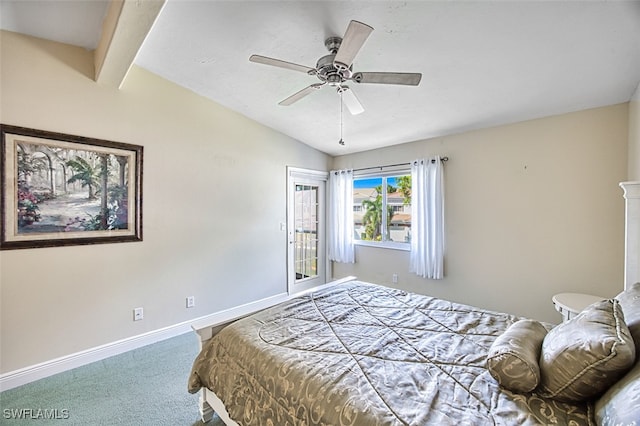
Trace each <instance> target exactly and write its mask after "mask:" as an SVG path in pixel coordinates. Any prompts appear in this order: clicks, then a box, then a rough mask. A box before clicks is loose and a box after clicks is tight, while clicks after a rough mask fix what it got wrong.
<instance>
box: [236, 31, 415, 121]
mask: <svg viewBox="0 0 640 426" xmlns="http://www.w3.org/2000/svg"><path fill="white" fill-rule="evenodd" d="M372 31H373V28H372V27H370V26H369V25H367V24H363V23H362V22H358V21H351V22H350V23H349V26H348V27H347V31H346V32H345V34H344V37H329V38H327V39H326V40H325V42H324V45H325V46H326V48H327V49H328V50H329V52H330V53H329V54H328V55H326V56H323V57H321V58H320V59H318V62H317V63H316V67H315V68H311V67H307V66H304V65H298V64H294V63H292V62H286V61H282V60H280V59H274V58H269V57H266V56H261V55H251V57H250V58H249V60H250V61H251V62H255V63H258V64H264V65H271V66H274V67H280V68H285V69H289V70H293V71H300V72H304V73H307V74H309V75H313V76H316V77H317V78H318V79H319V80H320V82H319V83H313V84H311V85H310V86H307V87H305V88H304V89H302V90H300V91H299V92H296V93H294V94H293V95H291V96H289V97H288V98H286V99H284V100H282V101H281V102H279V105H284V106H288V105H291V104H293V103H294V102H297V101H299V100H300V99H302V98H304V97H305V96H307V95H309V94H310V93H313V92H314V91H316V90H318V89H320V88H322V87H323V86H326V85H329V86H332V87H335V88H336V90H337V92H338V93H340V97H341V98H342V102H343V103H344V105H345V106H346V107H347V109H349V112H351V114H353V115H356V114H360V113H361V112H363V111H364V108H363V106H362V104H361V103H360V101H359V100H358V98H357V97H356V95H355V94H354V93H353V91H352V90H351V88H350V87H349V86H347V85H346V84H345V83H346V82H348V81H353V82H356V83H373V84H401V85H406V86H417V85H418V84H419V83H420V79H421V78H422V74H420V73H399V72H355V73H354V72H353V60H354V58H355V57H356V55H357V54H358V52H359V51H360V49H361V48H362V46H363V45H364V42H365V41H366V40H367V38H368V37H369V35H370V34H371V32H372Z"/></svg>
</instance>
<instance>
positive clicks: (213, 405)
mask: <svg viewBox="0 0 640 426" xmlns="http://www.w3.org/2000/svg"><path fill="white" fill-rule="evenodd" d="M355 279H356V277H354V276H348V277H345V278H340V279H338V280H334V281H331V282H328V283H326V284H322V285H320V286H317V287H313V288H310V289H308V290H305V291H301V292H298V293H293V294H289V295H285V296H283V297H280V298H275V299H269V303H268V304H267V305H266V306H260V308H259V309H257V310H253V311H246V312H242V310H240V311H232V312H235V313H232V314H230V315H227V316H225V317H224V318H223V319H221V320H219V321H217V322H215V323H211V324H205V325H201V324H194V325H192V326H191V328H192V329H193V331H195V332H196V334H197V335H198V342H199V351H201V350H202V348H203V347H204V346H205V345H206V343H207V342H208V341H209V340H210V339H212V338H213V336H215V335H216V334H218V333H220V331H222V329H223V328H225V327H226V326H228V325H229V324H231V323H233V322H235V321H237V320H239V319H241V318H244V317H247V316H249V315H251V314H253V313H255V312H258V311H261V310H263V309H267V308H269V307H271V306H275V305H277V304H279V303H282V302H285V301H287V300H290V299H293V298H296V297H300V296H304V295H305V294H309V293H313V292H314V291H316V290H318V289H319V288H327V287H331V286H334V285H338V284H342V283H345V282H349V281H353V280H355ZM199 404H200V417H201V418H202V422H203V423H207V422H208V421H210V420H211V419H212V418H213V413H216V414H217V415H218V417H219V418H220V420H222V421H223V422H224V424H225V425H227V426H239V425H238V423H236V422H235V421H233V420H232V419H231V418H230V417H229V414H228V413H227V409H226V408H225V406H224V404H223V403H222V401H221V400H220V398H218V396H217V395H216V394H215V393H213V392H212V391H210V390H209V389H207V388H205V387H203V388H202V390H201V391H200V401H199Z"/></svg>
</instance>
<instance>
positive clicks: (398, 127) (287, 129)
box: [0, 0, 640, 155]
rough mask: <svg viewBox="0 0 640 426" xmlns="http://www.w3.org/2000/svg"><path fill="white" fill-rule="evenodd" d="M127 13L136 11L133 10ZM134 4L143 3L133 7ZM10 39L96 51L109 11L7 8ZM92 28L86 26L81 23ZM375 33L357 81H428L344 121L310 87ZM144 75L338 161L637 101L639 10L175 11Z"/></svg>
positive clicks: (285, 5) (276, 7)
mask: <svg viewBox="0 0 640 426" xmlns="http://www.w3.org/2000/svg"><path fill="white" fill-rule="evenodd" d="M128 1H129V0H128ZM134 1H135V0H134ZM0 6H1V7H2V10H1V14H0V16H1V19H0V26H1V27H2V28H3V29H8V30H11V31H17V32H22V33H26V34H31V35H35V36H38V37H43V38H47V39H52V40H56V41H62V42H65V43H70V44H74V45H79V46H83V47H86V48H95V46H96V44H97V40H98V39H99V37H100V32H101V24H100V22H101V20H102V19H103V18H104V16H105V13H106V9H107V2H103V1H88V0H87V1H81V0H74V1H64V2H63V1H59V0H46V1H17V2H16V1H9V0H1V1H0ZM79 17H81V18H79ZM352 19H355V20H358V21H361V22H364V23H367V24H369V25H371V26H372V27H373V28H374V29H375V30H374V31H373V33H372V34H371V36H370V37H369V39H368V40H367V42H366V43H365V45H364V47H363V48H362V50H361V51H360V53H359V54H358V56H357V57H356V58H355V61H354V67H353V68H354V71H392V72H393V71H397V72H421V73H422V74H423V77H422V81H421V83H420V85H419V86H417V87H410V86H386V85H372V84H370V85H365V84H357V83H354V82H352V83H350V86H351V88H352V89H353V90H354V92H355V93H356V94H357V96H358V98H359V99H360V101H361V103H362V104H363V106H364V107H365V112H364V113H362V114H360V115H356V116H352V115H350V114H349V113H348V112H347V110H346V109H345V112H344V140H345V141H346V145H345V146H340V145H339V144H338V140H339V139H340V125H339V122H340V120H339V115H340V102H339V96H338V95H337V94H336V93H335V91H334V90H333V89H332V88H330V87H324V88H323V89H321V90H320V91H318V92H315V93H313V94H311V95H309V96H307V97H306V98H304V99H302V100H300V101H299V102H297V103H295V104H293V105H291V106H287V107H284V106H279V105H278V102H279V101H281V100H283V99H284V98H286V97H288V96H289V95H291V94H293V93H295V92H297V91H298V90H301V89H303V88H304V87H306V86H308V85H310V84H311V83H315V82H317V81H318V80H317V79H316V78H315V77H312V76H308V75H306V74H304V73H300V72H296V71H290V70H285V69H281V68H275V67H270V66H265V65H261V64H256V63H252V62H249V56H250V55H251V54H254V53H255V54H260V55H264V56H269V57H273V58H277V59H282V60H285V61H289V62H294V63H297V64H302V65H306V66H309V67H314V66H315V63H316V61H317V59H318V58H320V57H321V56H324V55H326V54H327V53H328V52H327V50H326V48H325V47H324V40H325V38H326V37H328V36H336V35H337V36H342V35H343V34H344V31H345V29H346V27H347V25H348V23H349V21H350V20H352ZM135 63H136V64H137V65H139V66H141V67H143V68H146V69H148V70H150V71H152V72H154V73H156V74H158V75H160V76H163V77H164V78H166V79H168V80H171V81H173V82H175V83H177V84H179V85H181V86H184V87H186V88H188V89H190V90H192V91H194V92H196V93H198V94H200V95H202V96H205V97H208V98H210V99H212V100H214V101H216V102H218V103H220V104H222V105H224V106H226V107H228V108H230V109H232V110H235V111H238V112H239V113H241V114H244V115H246V116H247V117H250V118H252V119H254V120H256V121H258V122H260V123H263V124H265V125H267V126H269V127H272V128H274V129H276V130H278V131H280V132H282V133H285V134H287V135H289V136H291V137H294V138H296V139H298V140H300V141H302V142H304V143H306V144H308V145H311V146H313V147H315V148H317V149H319V150H321V151H324V152H327V153H329V154H331V155H340V154H345V153H351V152H357V151H362V150H367V149H372V148H377V147H381V146H386V145H392V144H399V143H404V142H409V141H415V140H420V139H426V138H431V137H437V136H442V135H447V134H452V133H458V132H462V131H466V130H471V129H477V128H482V127H489V126H494V125H499V124H506V123H511V122H517V121H522V120H527V119H532V118H538V117H544V116H549V115H554V114H560V113H564V112H570V111H576V110H581V109H586V108H592V107H598V106H603V105H611V104H616V103H620V102H626V101H628V100H629V99H630V98H631V96H632V94H633V92H634V90H635V88H636V87H637V86H638V83H639V82H640V1H624V2H623V1H529V2H523V1H511V2H507V1H499V2H498V1H473V2H454V1H402V2H400V1H359V2H356V1H189V0H168V1H167V3H166V4H165V6H164V8H163V9H162V11H161V12H160V15H159V17H158V19H157V20H156V23H155V25H154V26H153V28H152V29H151V31H150V33H149V34H148V36H147V38H146V40H145V42H144V43H143V45H142V47H141V49H140V51H139V52H138V55H137V57H136V59H135Z"/></svg>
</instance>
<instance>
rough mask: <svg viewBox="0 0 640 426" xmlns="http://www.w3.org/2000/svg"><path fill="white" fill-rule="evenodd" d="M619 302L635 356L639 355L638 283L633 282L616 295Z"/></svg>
mask: <svg viewBox="0 0 640 426" xmlns="http://www.w3.org/2000/svg"><path fill="white" fill-rule="evenodd" d="M616 299H617V300H618V301H619V302H620V306H621V307H622V312H623V313H624V321H625V322H626V323H627V327H629V332H630V333H631V337H632V338H633V341H634V342H635V344H636V356H637V357H640V283H635V284H633V285H632V286H631V287H629V288H628V289H626V290H625V291H623V292H622V293H620V294H619V295H617V296H616Z"/></svg>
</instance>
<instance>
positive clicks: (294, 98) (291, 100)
mask: <svg viewBox="0 0 640 426" xmlns="http://www.w3.org/2000/svg"><path fill="white" fill-rule="evenodd" d="M322 86H324V83H315V84H312V85H311V86H307V87H305V88H304V89H302V90H300V91H299V92H296V93H294V94H293V95H291V96H289V97H288V98H286V99H284V100H282V101H280V102H279V103H278V105H282V106H289V105H291V104H292V103H294V102H298V101H299V100H300V99H302V98H304V97H305V96H307V95H308V94H310V93H312V92H313V91H314V90H318V89H319V88H321V87H322Z"/></svg>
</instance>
